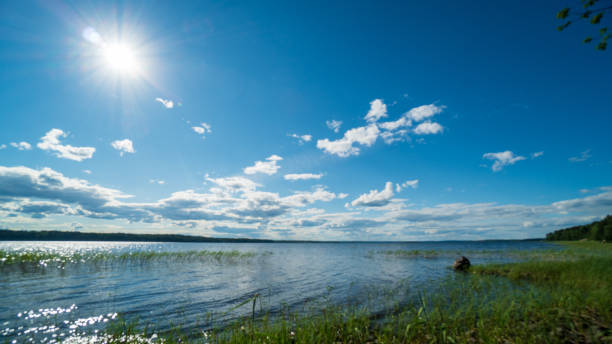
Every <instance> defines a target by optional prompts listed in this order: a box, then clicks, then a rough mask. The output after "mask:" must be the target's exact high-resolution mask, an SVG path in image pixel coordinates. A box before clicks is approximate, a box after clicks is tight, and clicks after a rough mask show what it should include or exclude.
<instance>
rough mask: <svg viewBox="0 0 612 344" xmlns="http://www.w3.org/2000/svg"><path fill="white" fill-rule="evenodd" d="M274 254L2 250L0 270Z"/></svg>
mask: <svg viewBox="0 0 612 344" xmlns="http://www.w3.org/2000/svg"><path fill="white" fill-rule="evenodd" d="M271 254H272V253H271V252H263V253H255V252H242V251H238V250H232V251H208V250H201V251H195V250H194V251H177V252H158V251H138V252H125V253H114V252H69V253H62V252H54V251H43V250H23V251H8V250H0V268H2V267H5V268H6V267H14V266H17V265H23V266H40V267H46V266H58V267H63V266H67V265H74V264H96V263H147V262H176V261H215V262H239V261H245V260H250V259H252V258H255V257H258V256H266V255H271Z"/></svg>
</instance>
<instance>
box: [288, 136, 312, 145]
mask: <svg viewBox="0 0 612 344" xmlns="http://www.w3.org/2000/svg"><path fill="white" fill-rule="evenodd" d="M289 136H290V137H293V138H294V139H297V140H298V142H299V143H300V144H302V143H304V142H310V140H312V135H309V134H305V135H298V134H290V135H289Z"/></svg>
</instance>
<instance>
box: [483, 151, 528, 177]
mask: <svg viewBox="0 0 612 344" xmlns="http://www.w3.org/2000/svg"><path fill="white" fill-rule="evenodd" d="M482 157H483V158H484V159H489V160H493V161H494V163H493V165H492V166H491V169H492V170H493V171H495V172H498V171H501V169H502V168H504V166H508V165H514V163H516V162H517V161H521V160H525V157H524V156H517V155H514V153H512V152H511V151H509V150H507V151H505V152H499V153H485V154H484V155H483V156H482Z"/></svg>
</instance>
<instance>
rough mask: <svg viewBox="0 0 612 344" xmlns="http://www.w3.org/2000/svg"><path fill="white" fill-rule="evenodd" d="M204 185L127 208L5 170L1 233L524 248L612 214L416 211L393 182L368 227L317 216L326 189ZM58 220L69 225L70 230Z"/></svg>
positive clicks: (92, 192)
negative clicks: (16, 229)
mask: <svg viewBox="0 0 612 344" xmlns="http://www.w3.org/2000/svg"><path fill="white" fill-rule="evenodd" d="M207 180H208V181H210V182H212V183H214V184H215V185H214V187H211V188H210V191H209V192H204V193H200V192H196V191H194V190H183V191H177V192H174V193H172V194H171V196H170V197H168V198H164V199H160V200H158V201H155V202H151V203H127V202H126V201H125V199H126V198H129V197H130V196H129V195H125V194H123V193H121V192H120V191H119V190H114V189H109V188H105V187H102V186H99V185H93V184H91V183H89V182H88V181H85V180H81V179H77V178H69V177H66V176H64V175H62V174H61V173H59V172H56V171H54V170H51V169H49V168H43V169H41V170H34V169H30V168H27V167H3V166H0V226H9V227H11V224H15V223H16V222H15V221H14V220H11V219H18V220H19V221H23V223H24V224H27V225H28V226H29V228H37V227H36V222H34V221H35V220H36V219H40V218H44V217H50V216H79V217H86V218H90V219H93V220H92V221H88V224H92V225H95V223H96V222H95V221H96V220H117V221H120V222H115V223H114V224H112V225H111V224H109V223H108V222H104V226H107V225H109V226H116V227H115V228H118V229H119V228H125V229H128V228H130V226H132V225H131V224H129V223H139V224H137V226H138V227H143V228H144V226H147V225H148V226H150V227H148V228H150V229H151V230H153V231H155V230H158V229H159V228H160V227H162V226H163V227H164V228H167V226H191V227H193V228H194V229H196V230H198V233H200V234H202V235H204V233H209V235H220V234H219V232H215V231H212V232H211V231H209V230H210V229H211V228H226V229H235V231H234V232H231V231H229V232H227V231H226V232H225V233H234V234H238V235H240V234H242V235H247V236H251V237H258V236H259V237H267V238H279V235H281V237H284V238H292V239H319V240H321V239H326V240H383V239H387V240H388V239H389V238H391V239H393V240H450V239H455V240H470V239H472V240H473V239H494V238H516V239H520V238H534V237H542V236H543V235H544V234H545V233H546V232H550V231H552V230H555V229H559V228H563V227H569V226H574V225H578V224H584V223H588V222H591V221H594V220H598V219H600V218H601V217H603V216H605V215H606V214H608V213H609V210H610V207H612V188H611V187H600V188H594V189H593V192H599V193H598V194H594V195H589V196H587V197H583V198H575V199H569V200H561V201H558V202H554V203H551V204H544V205H523V204H505V205H498V204H496V203H494V202H490V203H476V204H465V203H451V204H438V205H434V206H431V207H421V208H416V207H414V205H411V204H406V203H404V201H403V200H399V199H393V198H392V197H393V190H392V188H393V185H392V184H391V183H390V182H387V183H386V184H385V189H384V190H382V191H377V190H372V191H370V192H369V193H366V194H364V195H361V196H360V197H359V198H358V199H357V200H355V201H353V203H354V204H355V205H357V206H364V207H376V208H375V210H376V211H375V212H371V213H370V214H371V215H370V216H368V217H367V218H365V217H363V213H362V212H364V211H368V210H371V208H365V209H357V210H350V211H344V212H336V213H327V212H326V211H325V210H323V209H320V208H315V207H311V206H310V205H312V204H314V203H315V202H330V201H332V200H335V199H339V198H340V199H341V198H345V197H347V195H346V194H334V193H333V192H330V191H327V190H326V189H325V188H324V187H317V188H316V189H314V190H313V191H299V192H295V193H293V194H290V195H288V196H284V197H282V196H280V195H279V194H277V193H272V192H264V191H258V190H257V189H256V186H255V185H256V184H255V183H254V182H252V181H250V180H248V179H247V178H244V177H227V178H215V179H213V178H209V177H207ZM408 182H413V181H408ZM403 184H406V183H402V185H403ZM409 184H413V183H409ZM408 186H409V185H408ZM214 189H222V190H225V191H226V192H217V191H215V190H214ZM597 190H599V191H597ZM9 215H10V216H9ZM61 221H63V222H64V224H63V225H64V226H65V224H66V223H68V224H69V223H70V222H72V221H70V222H66V221H65V220H64V218H61ZM128 222H129V223H128ZM50 223H51V222H50V221H47V222H39V225H40V226H41V227H38V228H42V226H45V227H44V228H48V227H47V226H48V225H49V224H50ZM32 225H34V227H32ZM52 228H53V227H52ZM279 233H283V234H279ZM284 235H286V237H285V236H284Z"/></svg>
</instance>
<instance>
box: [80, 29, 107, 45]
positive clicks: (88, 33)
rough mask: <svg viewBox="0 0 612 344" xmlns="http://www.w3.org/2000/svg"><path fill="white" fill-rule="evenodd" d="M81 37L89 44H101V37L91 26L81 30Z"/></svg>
mask: <svg viewBox="0 0 612 344" xmlns="http://www.w3.org/2000/svg"><path fill="white" fill-rule="evenodd" d="M82 36H83V38H84V39H85V40H87V41H88V42H89V43H93V44H101V43H102V36H100V34H99V33H98V32H97V31H96V29H94V28H93V27H91V26H89V27H86V28H85V29H84V30H83V32H82Z"/></svg>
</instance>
